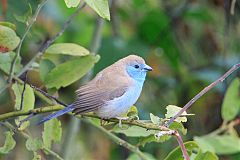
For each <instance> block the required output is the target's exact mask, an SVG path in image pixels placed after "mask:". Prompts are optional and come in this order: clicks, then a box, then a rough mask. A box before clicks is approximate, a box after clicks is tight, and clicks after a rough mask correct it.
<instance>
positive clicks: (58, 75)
mask: <svg viewBox="0 0 240 160" xmlns="http://www.w3.org/2000/svg"><path fill="white" fill-rule="evenodd" d="M98 60H99V56H98V55H97V56H94V55H88V56H84V57H78V58H75V59H73V60H70V61H67V62H65V63H62V64H60V65H58V66H57V67H56V68H54V69H53V70H51V71H50V72H49V73H48V74H47V76H46V78H45V81H44V82H45V84H46V86H47V87H48V88H57V89H59V88H60V87H66V86H68V85H69V84H71V83H73V82H75V81H77V80H78V79H80V78H81V77H83V76H84V75H85V74H86V73H87V72H88V71H89V70H90V69H91V68H92V67H93V66H94V64H95V63H96V62H97V61H98Z"/></svg>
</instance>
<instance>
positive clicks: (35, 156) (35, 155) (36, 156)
mask: <svg viewBox="0 0 240 160" xmlns="http://www.w3.org/2000/svg"><path fill="white" fill-rule="evenodd" d="M32 160H41V156H40V155H39V154H38V153H37V152H33V159H32Z"/></svg>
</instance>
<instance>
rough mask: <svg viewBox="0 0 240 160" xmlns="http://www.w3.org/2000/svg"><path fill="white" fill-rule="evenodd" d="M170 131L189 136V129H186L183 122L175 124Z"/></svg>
mask: <svg viewBox="0 0 240 160" xmlns="http://www.w3.org/2000/svg"><path fill="white" fill-rule="evenodd" d="M169 128H170V129H172V130H179V131H181V132H182V134H183V135H186V134H187V129H186V128H184V126H183V124H182V123H181V122H173V123H172V124H171V125H170V126H169Z"/></svg>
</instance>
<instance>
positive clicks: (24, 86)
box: [19, 72, 28, 111]
mask: <svg viewBox="0 0 240 160" xmlns="http://www.w3.org/2000/svg"><path fill="white" fill-rule="evenodd" d="M27 73H28V72H26V75H25V80H24V83H23V90H22V95H21V102H20V108H19V110H20V111H21V110H22V108H23V100H24V93H25V90H26V84H27Z"/></svg>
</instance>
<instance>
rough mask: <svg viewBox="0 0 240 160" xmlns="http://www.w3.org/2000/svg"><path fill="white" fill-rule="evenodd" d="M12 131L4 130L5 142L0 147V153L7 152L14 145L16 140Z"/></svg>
mask: <svg viewBox="0 0 240 160" xmlns="http://www.w3.org/2000/svg"><path fill="white" fill-rule="evenodd" d="M13 134H14V133H13V132H12V131H6V132H5V136H6V139H5V143H4V145H3V146H2V147H0V153H1V154H7V153H9V152H10V151H11V150H12V149H13V148H14V147H15V145H16V141H15V140H14V138H13V137H12V136H13Z"/></svg>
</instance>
